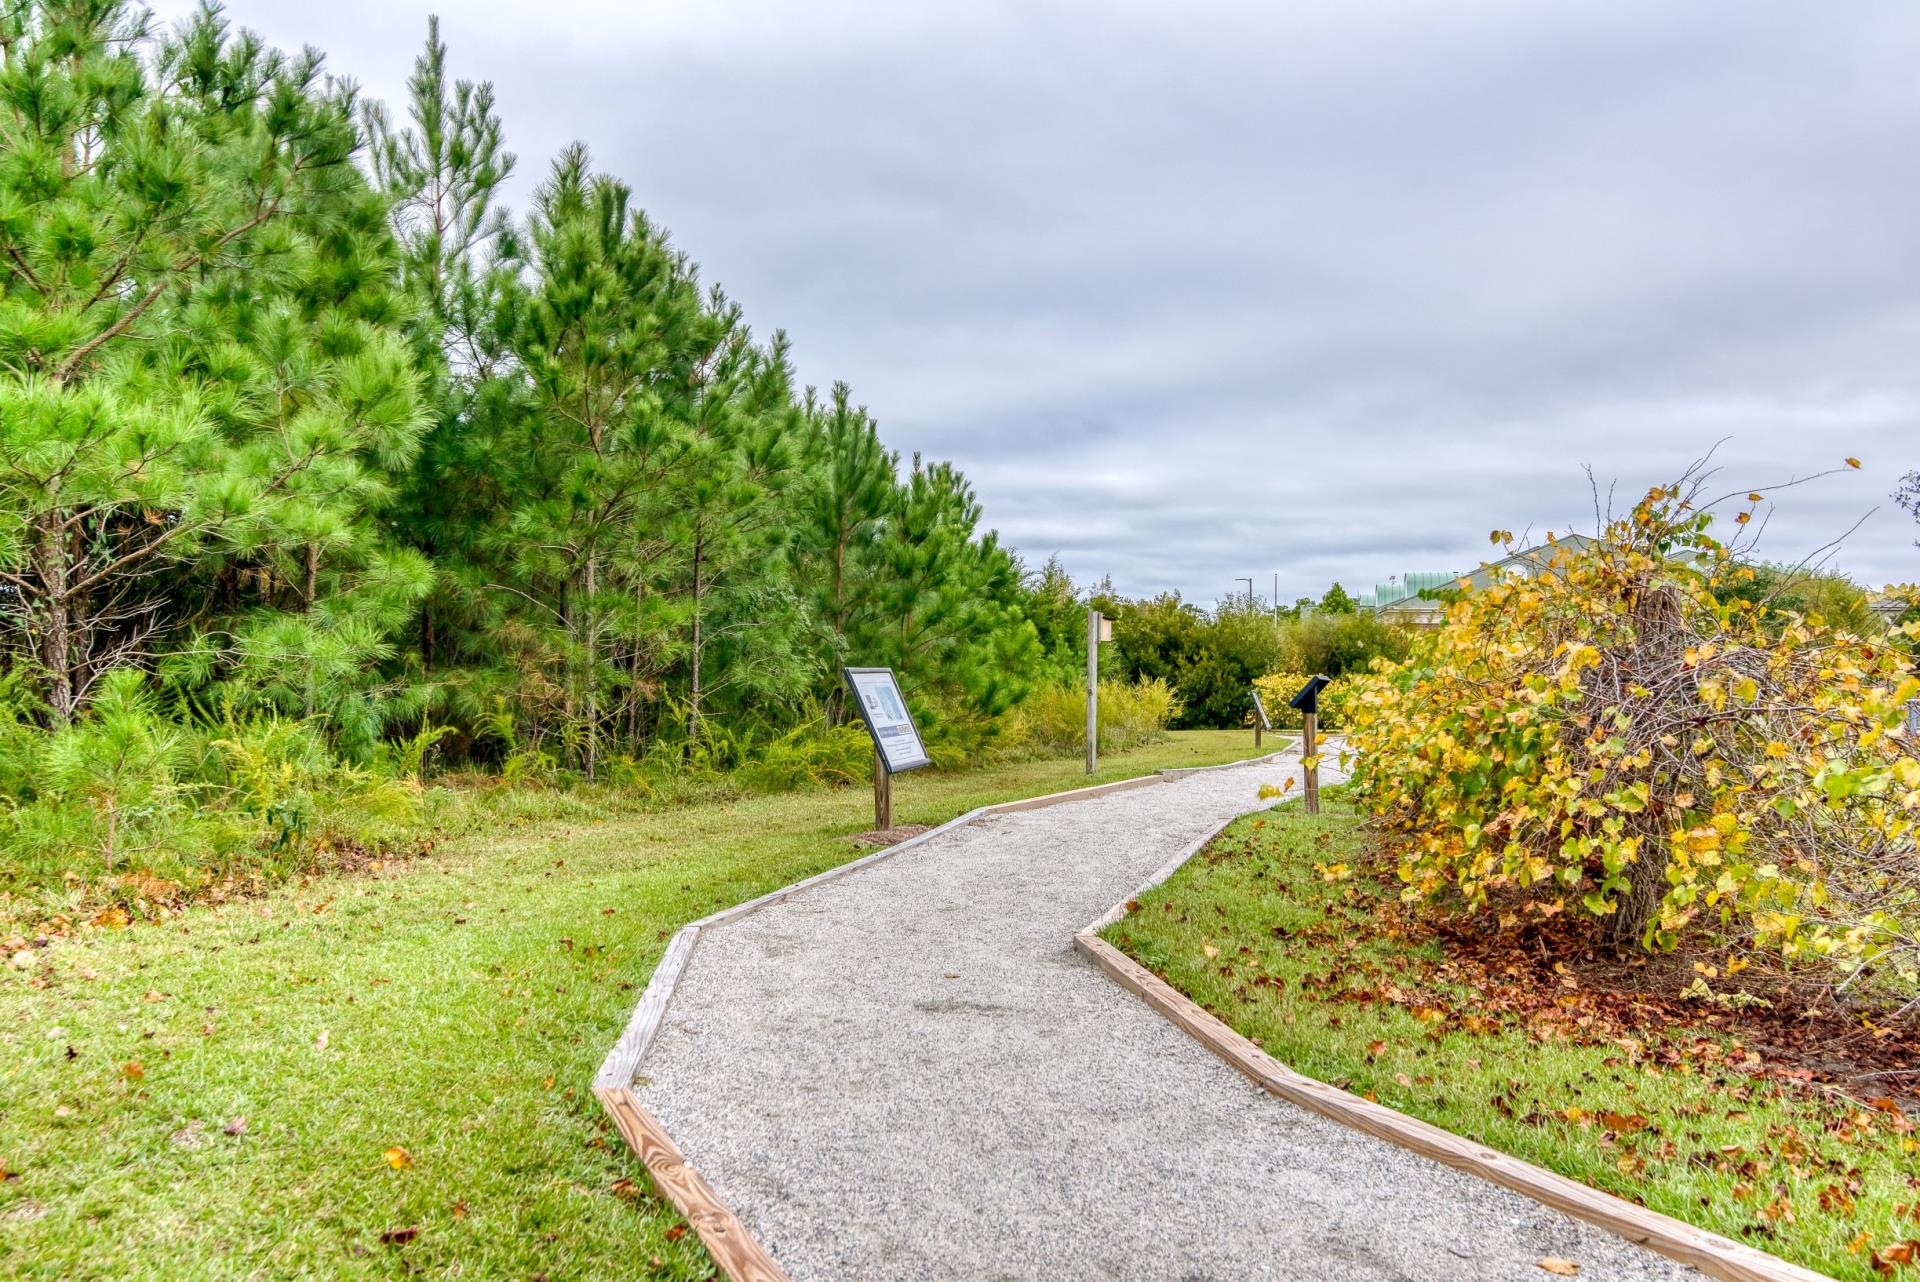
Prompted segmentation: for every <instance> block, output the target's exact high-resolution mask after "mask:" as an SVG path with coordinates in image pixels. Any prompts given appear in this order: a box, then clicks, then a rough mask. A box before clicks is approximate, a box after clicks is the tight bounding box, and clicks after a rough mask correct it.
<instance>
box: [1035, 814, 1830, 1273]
mask: <svg viewBox="0 0 1920 1282" xmlns="http://www.w3.org/2000/svg"><path fill="white" fill-rule="evenodd" d="M1224 826H1225V825H1222V827H1223V828H1224ZM1215 835H1216V836H1217V835H1218V833H1217V832H1216V834H1215ZM1209 840H1210V839H1209ZM1205 845H1206V842H1205V841H1203V842H1201V843H1199V845H1197V846H1196V847H1194V852H1193V853H1197V851H1198V850H1200V849H1201V848H1203V847H1204V846H1205ZM1188 857H1189V858H1191V853H1190V854H1189V856H1188ZM1175 867H1176V868H1177V865H1175ZM1173 871H1174V869H1172V868H1169V869H1167V870H1165V871H1164V872H1163V873H1160V874H1156V877H1158V878H1159V880H1165V878H1166V877H1167V876H1170V875H1171V874H1172V872H1173ZM1157 884H1158V882H1157V881H1155V882H1149V883H1148V886H1151V885H1157ZM1146 888H1147V887H1142V889H1143V890H1144V889H1146ZM1125 911H1126V904H1125V903H1124V902H1123V903H1121V904H1120V905H1118V912H1117V913H1115V912H1112V911H1110V912H1109V913H1108V914H1107V915H1106V916H1103V917H1102V918H1101V919H1100V920H1099V921H1097V922H1095V923H1093V924H1092V925H1090V926H1088V927H1087V929H1085V930H1083V931H1081V932H1080V933H1079V934H1077V935H1075V936H1074V937H1073V944H1074V947H1075V948H1077V949H1079V951H1080V952H1082V953H1084V954H1085V955H1086V956H1088V957H1090V958H1092V959H1093V961H1094V963H1095V964H1096V965H1097V966H1099V967H1100V969H1101V970H1103V971H1105V972H1106V973H1107V975H1108V977H1109V978H1111V979H1112V980H1113V981H1114V982H1115V983H1117V984H1119V985H1120V986H1121V987H1122V988H1124V989H1126V990H1127V991H1128V992H1131V993H1133V994H1135V995H1136V996H1138V997H1140V998H1141V999H1142V1000H1143V1001H1145V1002H1146V1003H1147V1005H1149V1006H1151V1007H1152V1008H1153V1009H1154V1010H1155V1011H1157V1012H1159V1013H1160V1015H1161V1016H1162V1017H1164V1018H1165V1019H1166V1020H1167V1022H1169V1023H1171V1024H1173V1025H1174V1026H1175V1027H1176V1028H1179V1029H1180V1030H1181V1031H1183V1032H1185V1033H1186V1034H1187V1035H1188V1036H1190V1037H1192V1038H1193V1039H1194V1040H1195V1041H1197V1042H1199V1043H1200V1044H1201V1045H1202V1046H1204V1047H1206V1048H1207V1049H1208V1050H1209V1051H1212V1052H1213V1053H1214V1054H1215V1055H1218V1056H1219V1057H1220V1058H1221V1059H1223V1060H1225V1061H1226V1062H1227V1063H1228V1064H1231V1065H1232V1066H1233V1067H1234V1068H1236V1069H1238V1070H1240V1072H1242V1073H1244V1074H1245V1075H1246V1076H1247V1077H1249V1078H1251V1079H1252V1080H1253V1081H1254V1082H1255V1083H1256V1084H1257V1085H1259V1086H1260V1087H1261V1088H1262V1089H1264V1090H1266V1091H1267V1092H1268V1093H1269V1094H1272V1095H1275V1096H1278V1097H1279V1098H1281V1099H1283V1100H1285V1101H1287V1103H1289V1104H1294V1105H1297V1106H1298V1107H1300V1108H1304V1109H1306V1110H1308V1111H1309V1112H1312V1113H1317V1114H1319V1115H1320V1116H1321V1117H1324V1118H1327V1119H1329V1120H1331V1121H1334V1122H1338V1123H1339V1124H1340V1125H1342V1126H1347V1127H1351V1128H1352V1129H1354V1130H1357V1131H1364V1132H1365V1133H1366V1134H1368V1135H1371V1136H1374V1137H1375V1138H1376V1139H1382V1140H1385V1141H1386V1142H1388V1143H1389V1144H1395V1145H1398V1146H1399V1147H1401V1148H1404V1149H1408V1150H1410V1151H1412V1152H1415V1153H1418V1154H1420V1155H1421V1156H1422V1157H1426V1158H1430V1159H1432V1160H1433V1161H1436V1162H1439V1163H1441V1164H1443V1165H1445V1166H1450V1167H1452V1168H1453V1169H1454V1170H1456V1171H1463V1172H1465V1173H1467V1174H1469V1175H1474V1176H1478V1177H1479V1178H1481V1179H1483V1180H1487V1181H1489V1182H1491V1183H1494V1184H1498V1185H1500V1186H1501V1187H1502V1188H1505V1189H1510V1190H1512V1191H1513V1192H1515V1193H1518V1194H1520V1195H1521V1196H1523V1197H1528V1198H1531V1199H1533V1200H1534V1201H1536V1202H1540V1203H1543V1204H1544V1205H1547V1206H1551V1207H1553V1208H1554V1209H1555V1210H1558V1211H1563V1212H1565V1213H1566V1214H1568V1215H1571V1216H1573V1217H1575V1218H1576V1219H1581V1220H1585V1221H1586V1222H1587V1223H1589V1224H1593V1225H1596V1226H1598V1227H1600V1228H1603V1229H1605V1230H1607V1231H1608V1232H1610V1233H1613V1234H1615V1235H1616V1236H1619V1237H1623V1238H1625V1239H1627V1240H1628V1241H1629V1242H1635V1243H1638V1244H1639V1245H1641V1246H1644V1247H1646V1248H1647V1249H1648V1250H1651V1251H1657V1252H1659V1253H1660V1254H1661V1255H1664V1256H1666V1257H1667V1258H1668V1259H1671V1260H1678V1261H1679V1262H1680V1263H1682V1264H1687V1265H1691V1266H1693V1267H1694V1268H1696V1269H1699V1270H1700V1271H1701V1272H1702V1273H1705V1274H1707V1275H1708V1276H1710V1277H1715V1278H1720V1279H1722V1282H1832V1279H1830V1278H1828V1277H1827V1276H1826V1274H1824V1273H1815V1272H1814V1271H1813V1270H1811V1269H1807V1268H1803V1267H1801V1266H1800V1265H1798V1264H1792V1263H1789V1262H1788V1261H1786V1260H1783V1259H1781V1258H1780V1257H1779V1256H1776V1255H1769V1254H1768V1253H1767V1252H1765V1251H1761V1250H1758V1249H1756V1248H1754V1247H1750V1246H1747V1245H1746V1244H1745V1243H1742V1242H1736V1241H1734V1240H1733V1239H1732V1238H1726V1237H1721V1236H1720V1235H1719V1234H1717V1233H1709V1232H1708V1231H1707V1230H1705V1229H1702V1228H1698V1227H1696V1226H1695V1225H1692V1224H1688V1223H1687V1222H1686V1221H1684V1220H1677V1219H1675V1218H1673V1217H1672V1216H1670V1215H1663V1214H1661V1213H1660V1212H1659V1211H1653V1210H1649V1209H1647V1208H1646V1207H1644V1206H1638V1205H1636V1204H1634V1203H1632V1202H1629V1201H1627V1200H1626V1199H1624V1198H1619V1197H1615V1196H1614V1195H1613V1194H1611V1193H1604V1192H1601V1191H1600V1190H1599V1189H1596V1188H1589V1187H1588V1186H1587V1185H1585V1184H1582V1183H1580V1182H1579V1181H1578V1180H1572V1179H1569V1178H1567V1177H1566V1176H1564V1175H1559V1174H1556V1173H1555V1172H1553V1171H1549V1170H1547V1169H1546V1168H1544V1167H1540V1166H1535V1165H1534V1164H1533V1163H1531V1162H1525V1161H1522V1160H1521V1159H1519V1158H1517V1157H1513V1156H1510V1155H1509V1154H1506V1153H1502V1152H1500V1151H1499V1150H1498V1149H1494V1148H1490V1147H1488V1146H1487V1145H1485V1144H1476V1143H1474V1142H1473V1141H1472V1140H1469V1139H1466V1138H1464V1137H1463V1136H1459V1135H1455V1134H1454V1133H1453V1132H1452V1131H1449V1130H1444V1129H1442V1128H1441V1127H1438V1126H1435V1125H1433V1124H1432V1123H1431V1122H1423V1121H1421V1120H1420V1119H1419V1118H1417V1117H1411V1116H1409V1115H1407V1114H1405V1113H1402V1112H1400V1111H1399V1110H1398V1109H1392V1108H1388V1107H1387V1106H1386V1105H1384V1104H1376V1103H1374V1102H1373V1101H1372V1100H1367V1099H1362V1098H1361V1097H1360V1096H1358V1095H1355V1094H1353V1093H1352V1092H1351V1091H1343V1090H1341V1089H1340V1088H1339V1087H1337V1086H1329V1085H1328V1084H1327V1083H1325V1082H1322V1081H1318V1080H1316V1079H1314V1078H1311V1077H1307V1076H1306V1075H1304V1074H1302V1073H1297V1072H1295V1071H1294V1070H1293V1069H1291V1068H1288V1067H1287V1066H1286V1065H1285V1064H1282V1063H1281V1062H1280V1061H1279V1060H1277V1059H1275V1058H1274V1057H1273V1056H1271V1055H1269V1054H1267V1052H1265V1051H1264V1050H1261V1049H1260V1048H1259V1047H1258V1046H1255V1045H1254V1044H1253V1043H1252V1042H1251V1041H1249V1040H1248V1039H1247V1038H1246V1037H1244V1036H1242V1035H1241V1034H1240V1033H1238V1032H1236V1031H1234V1029H1233V1028H1231V1027H1229V1026H1228V1025H1227V1024H1226V1023H1225V1022H1224V1021H1222V1020H1220V1019H1219V1018H1217V1017H1215V1016H1214V1015H1212V1014H1209V1013H1208V1012H1207V1011H1205V1010H1203V1009H1201V1007H1200V1006H1199V1005H1198V1004H1196V1003H1195V1002H1194V1000H1193V999H1192V998H1190V997H1188V996H1187V995H1186V994H1185V993H1183V992H1181V991H1180V990H1179V989H1177V988H1175V987H1173V985H1171V984H1169V983H1167V982H1166V981H1165V980H1164V979H1161V978H1160V977H1159V976H1158V975H1155V974H1154V973H1153V972H1152V971H1150V970H1148V969H1147V968H1146V967H1144V966H1142V965H1141V964H1140V963H1139V962H1136V961H1135V960H1133V958H1131V957H1129V956H1127V955H1126V954H1125V953H1123V952H1121V951H1120V950H1119V949H1118V948H1115V947H1114V946H1113V945H1112V944H1109V943H1108V942H1107V941H1106V940H1104V939H1102V938H1100V936H1099V934H1098V933H1097V932H1098V931H1100V930H1102V929H1104V928H1105V927H1106V926H1107V925H1109V924H1111V922H1113V921H1117V920H1119V918H1120V917H1121V916H1124V915H1125Z"/></svg>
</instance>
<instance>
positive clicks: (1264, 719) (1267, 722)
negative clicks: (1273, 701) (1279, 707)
mask: <svg viewBox="0 0 1920 1282" xmlns="http://www.w3.org/2000/svg"><path fill="white" fill-rule="evenodd" d="M1253 719H1254V720H1255V721H1257V722H1259V723H1260V728H1261V729H1262V730H1271V729H1273V721H1272V719H1271V718H1269V717H1268V716H1267V705H1266V704H1264V703H1262V702H1260V692H1259V691H1258V690H1255V691H1254V692H1253Z"/></svg>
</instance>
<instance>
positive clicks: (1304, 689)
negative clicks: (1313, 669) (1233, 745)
mask: <svg viewBox="0 0 1920 1282" xmlns="http://www.w3.org/2000/svg"><path fill="white" fill-rule="evenodd" d="M1327 685H1328V680H1327V678H1326V677H1308V678H1307V684H1305V685H1303V686H1301V687H1300V693H1299V694H1296V695H1294V696H1293V698H1291V699H1289V700H1287V706H1288V707H1290V708H1295V709H1297V710H1298V711H1299V713H1300V725H1301V734H1300V759H1301V762H1302V764H1304V765H1305V767H1306V771H1307V792H1306V796H1305V797H1304V798H1303V804H1304V805H1305V806H1306V808H1307V813H1308V814H1310V815H1317V814H1319V813H1320V745H1319V730H1320V692H1321V691H1322V690H1324V689H1326V688H1327Z"/></svg>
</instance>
